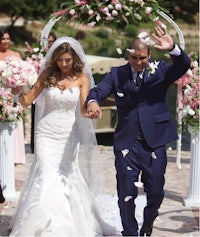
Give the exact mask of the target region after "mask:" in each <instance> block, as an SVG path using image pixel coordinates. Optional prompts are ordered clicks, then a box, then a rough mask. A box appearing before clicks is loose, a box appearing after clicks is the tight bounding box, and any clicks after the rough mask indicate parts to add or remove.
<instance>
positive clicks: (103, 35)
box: [96, 27, 109, 39]
mask: <svg viewBox="0 0 200 237" xmlns="http://www.w3.org/2000/svg"><path fill="white" fill-rule="evenodd" d="M96 36H97V37H99V38H102V39H107V38H108V37H109V32H108V31H107V30H106V29H105V28H103V27H100V28H99V29H98V30H97V32H96Z"/></svg>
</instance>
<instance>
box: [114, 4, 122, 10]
mask: <svg viewBox="0 0 200 237" xmlns="http://www.w3.org/2000/svg"><path fill="white" fill-rule="evenodd" d="M115 9H116V10H118V11H119V10H121V9H122V5H121V4H120V3H118V4H116V5H115Z"/></svg>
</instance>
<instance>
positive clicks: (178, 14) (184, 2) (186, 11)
mask: <svg viewBox="0 0 200 237" xmlns="http://www.w3.org/2000/svg"><path fill="white" fill-rule="evenodd" d="M170 2H171V5H172V11H171V13H172V15H173V16H174V19H175V20H176V19H182V20H183V21H185V22H187V23H196V20H195V15H196V14H197V13H198V12H199V1H198V0H190V1H188V0H170Z"/></svg>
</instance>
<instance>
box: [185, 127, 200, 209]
mask: <svg viewBox="0 0 200 237" xmlns="http://www.w3.org/2000/svg"><path fill="white" fill-rule="evenodd" d="M199 171H200V132H199V131H198V132H196V133H195V134H191V156H190V181H189V191H188V197H187V198H186V199H184V205H185V206H190V207H199V206H200V173H199Z"/></svg>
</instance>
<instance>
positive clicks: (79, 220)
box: [10, 87, 114, 237]
mask: <svg viewBox="0 0 200 237" xmlns="http://www.w3.org/2000/svg"><path fill="white" fill-rule="evenodd" d="M79 96H80V89H79V87H72V88H69V89H66V90H60V89H59V88H57V87H53V88H48V89H45V110H44V114H43V116H42V118H41V119H40V121H39V122H38V124H37V126H36V131H35V159H34V162H33V165H32V167H31V170H30V176H29V178H28V181H27V184H26V186H25V188H24V191H23V195H22V197H21V200H20V202H19V207H18V211H17V213H16V215H15V217H14V220H13V223H12V231H11V233H10V236H24V237H31V236H42V237H44V236H45V237H46V236H50V237H55V236H60V237H82V236H85V237H94V236H102V235H112V233H111V232H112V231H114V228H113V227H112V226H111V225H108V224H106V223H105V222H104V221H103V219H102V218H101V217H100V215H99V213H98V210H97V209H96V207H95V204H94V201H93V196H92V194H91V192H90V189H89V188H88V185H87V183H86V181H85V179H84V178H83V175H82V173H81V171H80V169H79V164H78V159H77V154H78V150H79V127H78V124H77V121H76V110H77V106H79V103H78V102H79ZM97 175H98V174H97Z"/></svg>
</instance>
